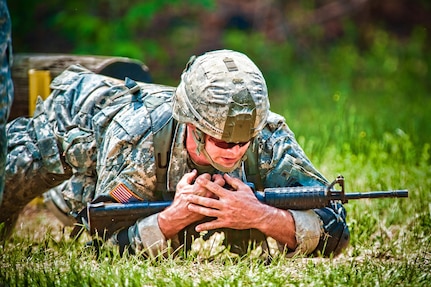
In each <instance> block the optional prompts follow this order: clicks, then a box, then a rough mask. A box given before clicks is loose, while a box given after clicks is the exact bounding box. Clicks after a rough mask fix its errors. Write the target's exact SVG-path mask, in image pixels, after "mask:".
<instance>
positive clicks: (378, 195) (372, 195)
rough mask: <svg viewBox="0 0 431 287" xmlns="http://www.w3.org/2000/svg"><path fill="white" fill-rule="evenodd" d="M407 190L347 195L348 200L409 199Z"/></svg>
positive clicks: (350, 193) (351, 193)
mask: <svg viewBox="0 0 431 287" xmlns="http://www.w3.org/2000/svg"><path fill="white" fill-rule="evenodd" d="M408 196H409V192H408V190H406V189H401V190H390V191H370V192H349V193H346V194H345V197H346V199H347V200H350V199H361V198H383V197H408Z"/></svg>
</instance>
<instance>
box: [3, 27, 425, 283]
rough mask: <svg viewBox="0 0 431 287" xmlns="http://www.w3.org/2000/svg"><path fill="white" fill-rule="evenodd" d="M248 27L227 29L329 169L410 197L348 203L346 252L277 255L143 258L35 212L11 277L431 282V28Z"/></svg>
mask: <svg viewBox="0 0 431 287" xmlns="http://www.w3.org/2000/svg"><path fill="white" fill-rule="evenodd" d="M241 37H245V36H244V35H241V34H234V36H232V37H231V38H229V37H227V38H226V40H225V41H226V46H228V47H230V48H234V49H238V50H243V51H245V52H247V54H250V55H251V56H252V58H254V59H257V62H258V63H259V65H260V66H261V67H262V70H263V71H264V73H265V74H266V75H267V80H268V85H269V87H270V94H271V102H272V108H273V110H274V111H276V112H279V113H281V114H283V115H284V116H285V117H286V119H287V122H288V124H289V126H290V127H291V128H292V130H293V131H294V132H295V133H296V135H297V138H298V141H299V142H300V144H301V146H302V147H303V148H304V150H305V152H306V153H307V154H308V155H309V157H310V158H311V160H312V162H313V163H314V164H315V165H316V166H317V167H318V169H319V170H321V171H322V172H323V173H324V174H325V176H326V177H328V179H333V178H334V177H336V176H337V175H338V174H343V175H344V176H345V178H346V189H347V192H349V191H371V190H388V189H408V190H409V198H407V199H406V198H400V199H379V200H356V201H350V202H349V203H348V204H346V210H347V214H348V219H347V220H348V224H349V226H350V230H351V243H350V246H349V247H348V248H347V249H346V250H345V252H344V253H343V254H341V255H340V256H338V257H336V258H329V259H322V258H293V259H287V258H284V257H281V256H280V257H276V258H274V259H273V260H272V261H271V262H267V261H265V260H262V259H259V258H255V257H253V256H252V254H250V256H246V257H244V258H236V257H229V256H225V255H221V256H220V257H216V258H215V259H213V260H211V261H206V260H202V259H199V258H198V257H196V256H193V255H190V256H187V257H184V256H180V257H175V258H168V259H163V260H161V259H160V258H159V259H153V260H149V259H147V260H145V259H142V258H140V257H137V256H126V257H120V256H119V255H118V253H117V252H116V250H115V249H112V248H110V247H105V248H103V249H102V255H101V256H100V257H98V258H96V256H95V254H94V252H92V251H91V250H89V249H86V248H85V247H84V241H85V240H84V239H85V238H84V239H82V240H81V241H80V242H74V241H72V240H71V239H69V237H68V236H67V232H63V231H62V230H61V229H58V228H57V229H55V228H54V229H49V228H48V227H47V226H49V224H48V223H47V221H49V219H47V218H46V213H36V215H35V216H27V217H24V218H23V221H22V225H19V226H18V228H17V231H16V233H15V235H14V236H13V237H12V238H11V239H10V240H9V241H8V242H7V243H6V244H5V245H4V246H2V247H0V282H1V283H3V285H4V286H27V285H28V286H310V285H311V286H396V285H398V286H430V285H431V283H430V282H431V272H430V266H431V192H430V191H431V157H430V153H431V151H430V147H431V127H430V125H429V124H430V117H429V112H430V110H429V107H430V106H431V105H430V101H431V97H430V82H429V80H427V79H429V78H430V77H429V75H430V71H431V70H430V68H431V65H430V62H431V60H430V56H429V53H426V52H425V48H424V43H425V40H424V38H423V36H422V35H421V34H420V33H418V34H417V35H414V36H412V39H411V41H409V42H407V43H401V44H400V42H399V41H396V40H394V39H391V38H390V37H389V36H387V35H385V34H384V33H382V32H380V31H377V32H376V35H375V41H374V45H373V46H371V47H370V48H369V49H368V50H365V51H359V50H358V49H357V48H356V47H355V46H353V45H351V44H350V43H349V42H340V43H338V44H337V45H334V46H333V47H332V48H330V49H316V50H315V51H313V53H308V54H307V55H303V54H298V52H295V50H294V49H293V48H292V47H290V46H288V45H278V46H277V45H271V44H268V43H265V42H264V41H263V40H261V39H260V38H259V37H260V36H254V37H256V38H255V39H254V43H255V45H250V46H247V47H246V48H244V47H243V46H240V43H242V42H244V38H241ZM247 37H248V36H247ZM246 42H247V41H246ZM66 231H67V230H66ZM3 285H1V284H0V286H3Z"/></svg>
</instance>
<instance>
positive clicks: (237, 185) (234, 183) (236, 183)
mask: <svg viewBox="0 0 431 287" xmlns="http://www.w3.org/2000/svg"><path fill="white" fill-rule="evenodd" d="M223 177H224V179H225V180H226V183H227V184H228V185H230V186H231V187H232V189H233V190H239V189H241V190H244V189H245V188H246V189H247V190H250V191H252V190H251V188H250V186H248V185H247V184H245V183H244V182H243V181H242V180H240V179H238V178H235V177H231V176H230V175H228V174H227V173H226V174H224V176H223Z"/></svg>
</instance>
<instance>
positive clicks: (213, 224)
mask: <svg viewBox="0 0 431 287" xmlns="http://www.w3.org/2000/svg"><path fill="white" fill-rule="evenodd" d="M217 228H224V226H223V224H222V223H221V222H219V221H218V220H217V219H215V220H212V221H209V222H205V223H201V224H198V225H196V227H195V230H196V232H202V231H208V230H213V229H217Z"/></svg>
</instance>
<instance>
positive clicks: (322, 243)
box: [313, 203, 350, 257]
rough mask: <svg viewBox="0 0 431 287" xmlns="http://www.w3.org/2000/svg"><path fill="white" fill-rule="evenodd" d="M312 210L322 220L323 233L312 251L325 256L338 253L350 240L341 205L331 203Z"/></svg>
mask: <svg viewBox="0 0 431 287" xmlns="http://www.w3.org/2000/svg"><path fill="white" fill-rule="evenodd" d="M314 211H315V212H316V213H317V215H319V217H320V218H321V220H322V223H323V226H322V228H323V234H322V236H321V237H320V240H319V244H318V245H317V248H316V249H315V250H314V252H313V253H314V254H315V255H319V254H321V255H323V256H325V257H328V256H330V255H331V254H332V255H334V256H336V255H338V254H340V253H341V251H343V249H345V248H346V247H347V245H348V244H349V241H350V232H349V228H348V226H347V224H346V210H345V209H344V207H343V205H342V204H341V203H331V204H330V205H329V206H327V207H325V208H321V209H314Z"/></svg>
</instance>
